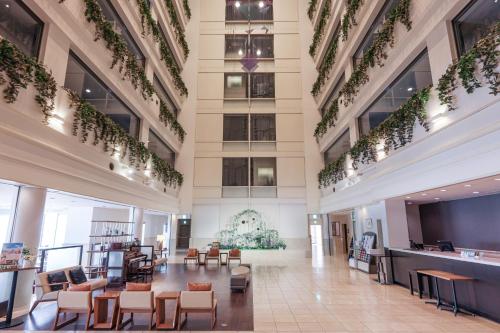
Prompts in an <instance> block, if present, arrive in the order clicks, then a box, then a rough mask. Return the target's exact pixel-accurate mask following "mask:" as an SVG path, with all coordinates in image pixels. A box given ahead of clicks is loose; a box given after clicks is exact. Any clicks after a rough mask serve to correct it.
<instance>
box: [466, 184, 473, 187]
mask: <svg viewBox="0 0 500 333" xmlns="http://www.w3.org/2000/svg"><path fill="white" fill-rule="evenodd" d="M464 186H465V187H471V186H472V185H471V184H465V185H464Z"/></svg>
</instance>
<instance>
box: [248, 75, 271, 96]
mask: <svg viewBox="0 0 500 333" xmlns="http://www.w3.org/2000/svg"><path fill="white" fill-rule="evenodd" d="M250 86H251V90H250V97H251V98H274V73H252V75H251V76H250Z"/></svg>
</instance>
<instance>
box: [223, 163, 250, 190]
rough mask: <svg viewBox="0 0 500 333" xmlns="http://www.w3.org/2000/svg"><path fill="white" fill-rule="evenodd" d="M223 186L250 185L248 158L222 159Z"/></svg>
mask: <svg viewBox="0 0 500 333" xmlns="http://www.w3.org/2000/svg"><path fill="white" fill-rule="evenodd" d="M222 186H248V158H223V159H222Z"/></svg>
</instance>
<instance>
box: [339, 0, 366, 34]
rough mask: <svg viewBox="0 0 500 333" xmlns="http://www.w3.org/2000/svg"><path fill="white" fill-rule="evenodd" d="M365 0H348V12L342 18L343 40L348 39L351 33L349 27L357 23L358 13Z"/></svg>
mask: <svg viewBox="0 0 500 333" xmlns="http://www.w3.org/2000/svg"><path fill="white" fill-rule="evenodd" d="M362 4H363V0H348V1H347V6H346V13H345V15H344V17H343V18H342V23H341V27H342V40H343V41H346V40H347V37H348V33H349V29H351V28H352V26H354V25H356V24H357V22H356V19H355V17H356V13H357V12H358V10H359V9H360V8H361V5H362Z"/></svg>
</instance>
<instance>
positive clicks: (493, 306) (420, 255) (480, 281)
mask: <svg viewBox="0 0 500 333" xmlns="http://www.w3.org/2000/svg"><path fill="white" fill-rule="evenodd" d="M389 254H390V261H391V275H392V279H393V281H394V283H396V284H399V285H402V286H405V287H406V288H409V285H410V283H409V277H408V272H409V271H411V270H417V269H435V270H441V271H445V272H450V273H454V274H459V275H465V276H469V277H472V278H473V279H474V280H473V281H472V282H464V283H457V285H456V290H457V298H458V303H459V304H460V306H461V307H463V308H464V309H466V310H468V311H470V312H473V313H476V314H478V315H480V316H483V317H486V318H489V319H491V320H494V321H496V322H500V256H484V257H480V258H477V259H476V258H464V257H462V256H461V255H460V253H455V252H440V251H427V250H425V251H417V250H409V249H398V248H390V249H389ZM414 278H415V277H414ZM414 287H416V284H414ZM423 289H424V293H425V294H428V286H427V283H425V282H424V284H423ZM439 289H440V292H441V297H442V298H443V299H444V300H445V301H447V302H451V299H452V296H451V295H452V291H451V288H450V286H449V285H448V284H447V283H440V284H439Z"/></svg>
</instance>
